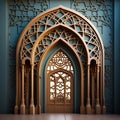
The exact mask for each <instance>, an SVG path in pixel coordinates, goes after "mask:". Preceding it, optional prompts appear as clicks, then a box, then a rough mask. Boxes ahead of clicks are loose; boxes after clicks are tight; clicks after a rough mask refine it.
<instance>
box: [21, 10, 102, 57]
mask: <svg viewBox="0 0 120 120" xmlns="http://www.w3.org/2000/svg"><path fill="white" fill-rule="evenodd" d="M57 24H63V25H67V26H69V27H71V28H72V29H73V30H75V31H76V32H77V33H79V35H80V36H81V37H82V39H83V40H84V41H85V43H86V46H87V47H88V50H89V53H90V56H89V57H90V58H92V57H94V58H98V56H99V53H98V51H99V50H100V49H101V44H100V41H99V38H98V36H97V34H96V32H95V31H94V29H93V28H92V27H91V25H89V23H88V22H87V21H86V20H84V19H83V18H82V17H80V16H78V15H77V14H73V13H72V12H70V11H67V10H65V9H63V8H58V9H55V10H53V11H51V12H48V13H47V14H44V15H43V16H40V18H38V19H37V20H36V21H35V23H34V24H32V23H31V26H30V29H29V30H27V32H26V33H25V34H24V36H23V39H22V40H23V43H22V44H23V45H22V48H21V59H23V58H24V57H31V50H32V47H33V46H34V42H35V40H36V39H37V38H38V37H39V36H40V35H41V34H42V33H43V32H44V31H45V30H47V29H48V28H50V27H52V26H54V25H57Z"/></svg>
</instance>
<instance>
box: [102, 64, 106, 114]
mask: <svg viewBox="0 0 120 120" xmlns="http://www.w3.org/2000/svg"><path fill="white" fill-rule="evenodd" d="M102 83H103V84H102V92H103V94H102V95H103V99H102V102H103V106H102V113H103V114H105V113H106V106H105V93H104V92H105V91H104V87H105V83H104V62H103V66H102Z"/></svg>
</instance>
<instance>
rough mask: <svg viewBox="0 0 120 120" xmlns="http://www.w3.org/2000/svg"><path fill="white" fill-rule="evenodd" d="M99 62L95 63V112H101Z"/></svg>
mask: <svg viewBox="0 0 120 120" xmlns="http://www.w3.org/2000/svg"><path fill="white" fill-rule="evenodd" d="M99 71H100V70H99V64H97V90H96V91H97V97H96V114H100V113H101V108H100V99H99V93H100V91H99V83H100V82H99V77H100V76H99V75H100V74H99Z"/></svg>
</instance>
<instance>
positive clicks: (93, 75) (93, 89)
mask: <svg viewBox="0 0 120 120" xmlns="http://www.w3.org/2000/svg"><path fill="white" fill-rule="evenodd" d="M94 72H95V71H93V70H92V71H91V80H92V105H91V107H92V113H95V73H94Z"/></svg>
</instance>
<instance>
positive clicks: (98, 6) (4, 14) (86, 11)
mask: <svg viewBox="0 0 120 120" xmlns="http://www.w3.org/2000/svg"><path fill="white" fill-rule="evenodd" d="M21 1H22V2H19V1H17V0H0V16H1V19H0V28H1V29H0V106H1V107H0V113H13V110H14V103H15V50H16V44H17V42H18V38H19V36H20V34H21V32H22V31H23V29H24V28H25V26H26V25H27V24H28V23H29V22H30V21H31V20H32V19H33V18H34V17H35V16H37V15H38V14H40V13H42V12H43V11H45V10H47V9H50V8H53V7H55V6H58V5H63V6H66V7H68V8H71V9H74V10H76V11H78V12H80V13H82V14H83V15H85V16H86V17H87V18H88V19H90V21H91V22H92V23H93V24H94V25H95V26H96V28H97V29H98V31H99V32H100V35H101V37H102V39H103V42H104V46H105V86H106V89H105V90H106V93H105V95H106V96H105V97H106V104H107V108H108V113H120V95H119V93H120V87H119V86H120V70H119V66H120V60H119V58H120V54H119V53H120V49H119V44H120V32H119V31H120V14H119V11H120V1H119V0H115V1H114V2H113V1H112V0H101V1H99V0H98V2H95V0H92V2H90V0H85V2H84V1H83V0H60V1H59V2H58V0H37V1H36V2H34V0H30V1H29V2H27V1H26V0H21ZM113 5H114V6H113ZM113 23H114V25H113Z"/></svg>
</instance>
